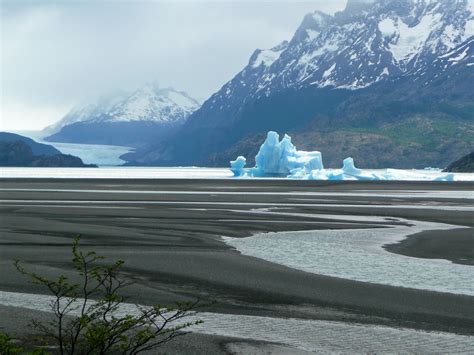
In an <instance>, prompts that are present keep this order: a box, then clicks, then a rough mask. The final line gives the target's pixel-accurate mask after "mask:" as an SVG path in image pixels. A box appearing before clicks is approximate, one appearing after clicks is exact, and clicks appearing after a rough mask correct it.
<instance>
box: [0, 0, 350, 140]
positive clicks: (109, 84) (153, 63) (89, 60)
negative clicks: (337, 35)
mask: <svg viewBox="0 0 474 355" xmlns="http://www.w3.org/2000/svg"><path fill="white" fill-rule="evenodd" d="M345 3H346V0H313V1H295V0H273V1H269V0H268V1H267V0H260V1H259V0H253V1H250V0H233V1H232V0H213V1H204V0H188V1H180V0H168V1H160V0H156V1H153V0H139V1H134V0H114V1H111V0H62V1H51V0H50V1H41V0H0V5H1V7H0V20H1V25H0V27H1V28H0V29H1V32H0V36H1V48H0V49H1V52H0V68H1V70H0V79H1V88H0V89H1V91H0V100H1V101H0V106H1V111H0V115H1V117H0V130H10V131H11V130H38V129H42V128H44V127H46V126H48V125H50V124H52V123H54V122H56V121H58V120H60V119H61V118H62V117H63V116H64V115H65V114H66V113H67V112H68V111H69V110H70V109H71V108H72V107H73V106H74V105H77V104H79V103H81V102H85V101H87V100H88V99H90V98H94V97H96V96H98V95H101V94H106V93H108V92H110V91H114V90H118V89H122V90H133V89H135V88H137V87H139V86H141V85H143V84H145V83H148V82H156V83H158V84H159V85H160V86H162V87H168V86H172V87H174V88H175V89H177V90H182V91H186V92H187V93H188V94H190V95H191V96H193V97H195V98H197V99H198V100H200V101H203V100H205V99H206V98H208V97H209V96H210V95H211V94H212V93H214V92H216V91H217V90H218V89H219V88H220V87H221V86H222V85H224V84H225V83H226V82H227V81H228V80H230V79H231V78H232V77H233V76H234V75H235V74H237V73H238V72H239V71H240V70H241V69H242V68H243V67H244V66H245V65H246V64H247V63H248V60H249V57H250V55H251V54H252V53H253V52H254V50H255V49H257V48H271V47H273V46H274V45H276V44H278V43H280V42H281V41H283V40H286V39H290V38H291V36H292V35H293V33H294V32H295V30H296V28H297V27H298V25H299V24H300V23H301V21H302V19H303V17H304V15H305V14H307V13H309V12H313V11H315V10H320V11H324V12H327V13H330V14H332V13H334V12H336V11H339V10H342V9H343V8H344V7H345Z"/></svg>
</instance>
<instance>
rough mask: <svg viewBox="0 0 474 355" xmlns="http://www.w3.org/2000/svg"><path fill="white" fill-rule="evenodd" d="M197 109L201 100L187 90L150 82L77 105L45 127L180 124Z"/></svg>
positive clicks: (57, 128) (54, 129) (55, 128)
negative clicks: (108, 124) (93, 124)
mask: <svg viewBox="0 0 474 355" xmlns="http://www.w3.org/2000/svg"><path fill="white" fill-rule="evenodd" d="M197 108H199V103H198V102H197V101H196V100H194V99H193V98H191V97H190V96H188V95H187V94H186V93H184V92H181V91H176V90H174V89H173V88H165V89H161V88H159V87H158V86H157V85H155V84H147V85H145V86H143V87H141V88H139V89H137V90H136V91H134V92H132V93H131V94H130V93H124V92H120V93H114V94H111V95H108V96H103V97H101V98H99V99H97V100H95V101H93V102H87V103H85V104H82V105H79V106H77V107H74V108H73V109H72V110H71V111H70V112H69V113H68V114H67V115H66V116H65V117H64V118H63V119H62V120H61V121H59V122H58V123H56V124H54V125H52V126H50V127H48V128H47V129H46V130H47V131H49V132H51V131H53V132H57V131H59V130H60V129H61V128H63V127H65V126H68V125H71V124H74V123H79V122H85V123H114V122H152V123H163V124H181V123H183V122H184V121H185V120H186V118H187V117H188V116H189V115H190V114H191V113H192V112H194V111H195V110H196V109H197Z"/></svg>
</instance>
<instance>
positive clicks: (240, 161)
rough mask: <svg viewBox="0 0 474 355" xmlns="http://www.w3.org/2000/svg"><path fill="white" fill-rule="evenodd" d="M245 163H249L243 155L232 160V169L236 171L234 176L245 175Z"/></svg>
mask: <svg viewBox="0 0 474 355" xmlns="http://www.w3.org/2000/svg"><path fill="white" fill-rule="evenodd" d="M245 164H247V159H245V157H243V156H239V157H237V159H235V160H233V161H231V162H230V166H231V168H230V170H231V171H232V172H233V173H234V176H243V175H244V174H245V169H244V167H245Z"/></svg>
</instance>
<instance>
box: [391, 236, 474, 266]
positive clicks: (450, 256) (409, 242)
mask: <svg viewBox="0 0 474 355" xmlns="http://www.w3.org/2000/svg"><path fill="white" fill-rule="evenodd" d="M385 249H386V250H388V251H390V252H392V253H398V254H401V255H406V256H412V257H416V258H428V259H446V260H450V261H452V262H453V263H456V264H464V265H474V229H473V228H462V229H454V230H445V231H427V232H422V233H417V234H413V235H411V236H409V237H408V238H406V239H405V240H403V241H401V242H400V243H397V244H390V245H386V246H385Z"/></svg>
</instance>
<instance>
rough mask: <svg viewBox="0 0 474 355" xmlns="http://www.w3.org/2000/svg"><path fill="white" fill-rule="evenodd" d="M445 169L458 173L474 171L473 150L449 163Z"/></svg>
mask: <svg viewBox="0 0 474 355" xmlns="http://www.w3.org/2000/svg"><path fill="white" fill-rule="evenodd" d="M444 171H447V172H456V173H474V152H471V153H469V154H468V155H465V156H463V157H462V158H460V159H458V160H456V161H455V162H453V163H451V164H449V165H448V167H447V168H446V169H445V170H444Z"/></svg>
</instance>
